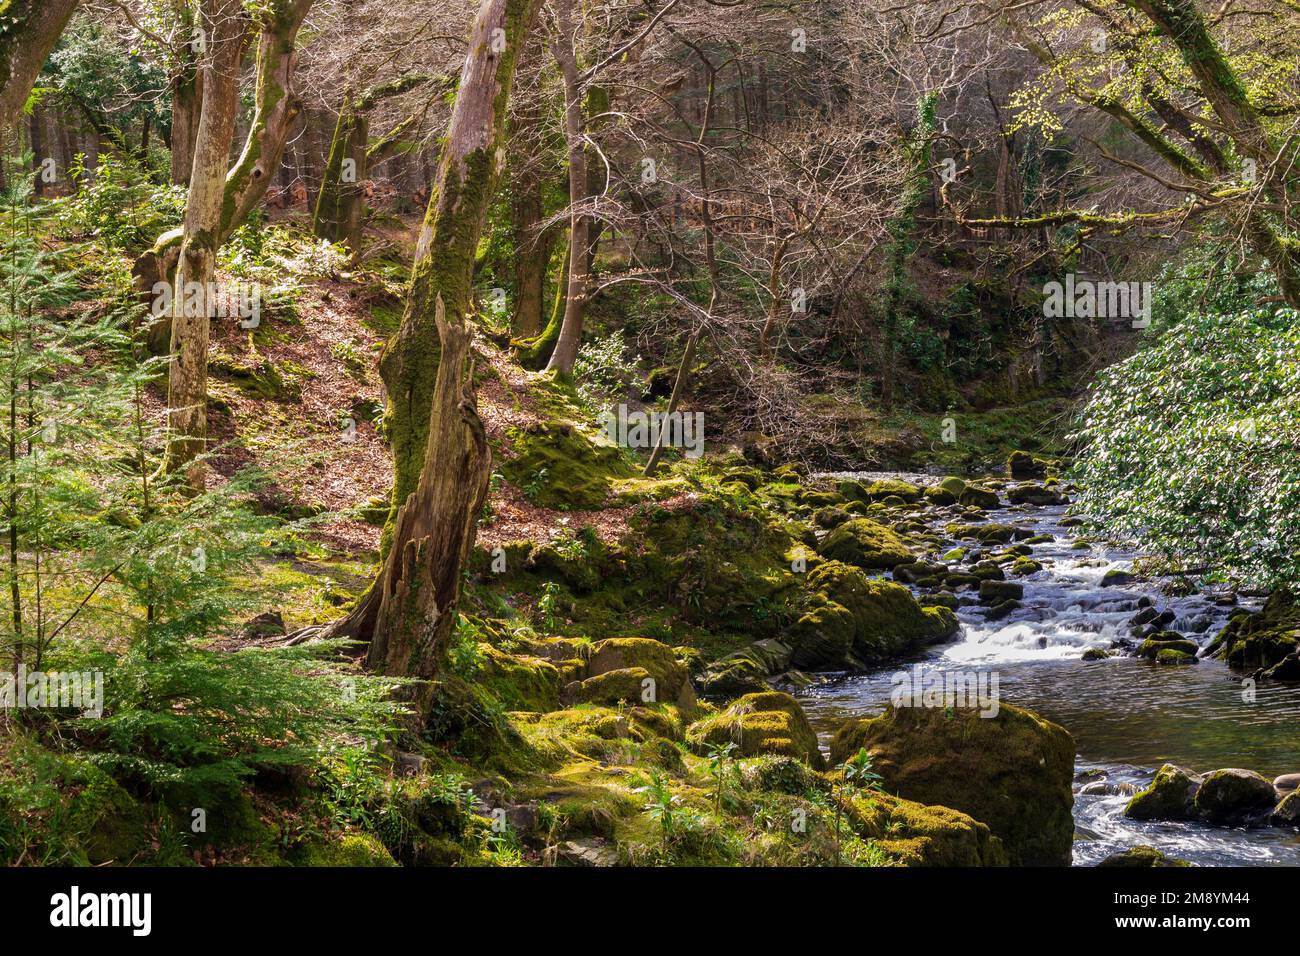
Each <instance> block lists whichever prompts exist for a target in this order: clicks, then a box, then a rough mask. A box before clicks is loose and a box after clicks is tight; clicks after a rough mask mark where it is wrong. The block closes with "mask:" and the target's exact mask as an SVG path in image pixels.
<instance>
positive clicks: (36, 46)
mask: <svg viewBox="0 0 1300 956" xmlns="http://www.w3.org/2000/svg"><path fill="white" fill-rule="evenodd" d="M79 2H80V0H11V2H10V3H9V4H7V5H6V7H5V8H2V9H0V13H3V15H4V20H5V21H7V22H6V23H5V29H4V30H3V31H0V129H6V128H11V127H12V126H13V124H14V123H15V122H16V121H17V120H18V117H19V116H20V115H21V114H22V111H23V107H25V106H26V105H27V98H28V97H29V96H31V93H32V85H33V84H34V83H35V82H36V77H37V74H39V73H40V72H41V67H43V66H44V65H45V60H46V58H47V57H48V56H49V55H50V51H51V50H53V49H54V44H55V43H57V42H58V40H59V37H60V36H61V35H62V34H63V28H64V27H66V26H67V25H68V20H69V19H70V18H71V17H72V14H73V11H75V10H76V9H77V6H78V4H79Z"/></svg>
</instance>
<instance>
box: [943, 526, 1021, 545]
mask: <svg viewBox="0 0 1300 956" xmlns="http://www.w3.org/2000/svg"><path fill="white" fill-rule="evenodd" d="M943 530H944V531H945V532H947V533H948V534H950V535H952V536H953V537H954V538H974V539H975V540H977V541H981V542H983V543H984V544H991V543H995V542H996V543H998V544H1006V543H1007V542H1008V541H1010V540H1011V539H1012V538H1014V537H1015V536H1016V529H1015V528H1013V527H1011V525H1009V524H996V523H989V524H963V523H961V522H956V521H954V522H952V523H950V524H947V525H945V526H944V529H943Z"/></svg>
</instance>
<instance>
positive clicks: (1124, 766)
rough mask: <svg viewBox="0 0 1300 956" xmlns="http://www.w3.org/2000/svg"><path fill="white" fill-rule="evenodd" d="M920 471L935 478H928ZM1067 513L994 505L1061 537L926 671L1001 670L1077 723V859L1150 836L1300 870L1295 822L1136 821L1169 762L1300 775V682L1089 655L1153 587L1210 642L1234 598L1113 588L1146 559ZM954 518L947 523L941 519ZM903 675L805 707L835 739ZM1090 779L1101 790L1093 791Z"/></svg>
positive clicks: (1015, 687) (848, 688)
mask: <svg viewBox="0 0 1300 956" xmlns="http://www.w3.org/2000/svg"><path fill="white" fill-rule="evenodd" d="M857 477H868V478H876V477H903V478H907V477H908V476H898V475H889V476H884V475H862V476H857ZM910 480H914V481H918V482H919V483H922V484H925V483H928V482H927V480H926V479H925V478H924V477H912V478H911V479H910ZM929 481H932V479H929ZM1064 511H1065V506H1056V507H1043V508H1039V507H1033V506H1019V507H1011V508H1003V509H998V510H991V511H990V512H989V518H990V520H991V521H996V522H1002V523H1006V524H1014V525H1016V526H1019V527H1029V528H1033V529H1034V532H1035V533H1046V534H1050V535H1053V536H1054V537H1055V539H1056V540H1055V541H1053V542H1051V543H1047V544H1037V545H1031V547H1032V548H1033V551H1034V553H1033V558H1034V559H1035V560H1037V561H1039V562H1040V563H1042V565H1043V570H1042V571H1039V572H1037V573H1036V574H1033V575H1030V576H1028V577H1024V578H1015V579H1014V580H1017V581H1020V582H1021V583H1023V584H1024V586H1025V596H1024V599H1023V601H1022V604H1023V607H1022V608H1020V609H1019V610H1017V611H1014V612H1012V613H1011V614H1010V615H1008V616H1007V617H1005V618H1003V619H1002V620H999V621H989V620H988V619H987V614H988V609H987V608H986V607H984V606H982V605H978V604H971V605H963V606H962V607H961V608H960V609H959V610H958V612H957V616H958V619H959V620H960V621H961V624H962V630H961V633H960V634H959V635H958V636H957V638H956V639H955V640H954V641H953V642H952V643H949V644H944V645H940V646H936V647H933V648H929V649H928V651H927V652H926V654H925V655H924V656H923V657H922V658H919V659H918V660H917V661H916V662H914V663H915V666H919V667H921V668H923V669H924V671H923V672H925V673H930V672H940V673H941V672H944V671H962V672H967V673H969V672H971V671H977V672H978V671H991V672H994V673H996V674H997V678H998V692H999V697H1000V700H1001V701H1003V702H1006V703H1011V704H1015V705H1017V706H1021V707H1026V708H1028V709H1030V710H1032V711H1035V712H1036V713H1039V714H1041V715H1042V716H1044V717H1046V718H1048V719H1049V720H1052V721H1055V722H1056V723H1058V724H1060V725H1061V726H1063V727H1065V728H1066V729H1067V730H1069V731H1070V733H1071V734H1072V735H1073V736H1074V740H1075V745H1076V747H1077V748H1078V757H1077V764H1076V771H1077V773H1076V782H1075V785H1074V786H1075V801H1074V820H1075V845H1074V861H1075V863H1076V865H1089V864H1094V863H1097V862H1099V861H1100V860H1101V859H1103V858H1104V857H1106V856H1108V855H1109V854H1111V853H1115V852H1118V851H1120V850H1123V849H1125V848H1127V847H1130V846H1134V845H1137V844H1140V843H1142V844H1147V845H1150V846H1155V847H1157V848H1159V849H1161V850H1163V851H1164V852H1166V853H1168V854H1169V855H1171V856H1175V857H1178V858H1180V859H1184V860H1188V861H1190V862H1192V863H1197V864H1201V865H1220V866H1222V865H1240V866H1247V865H1263V866H1300V834H1298V833H1297V832H1296V831H1294V830H1290V829H1280V828H1259V829H1250V830H1247V829H1234V828H1223V827H1210V826H1204V825H1201V824H1197V823H1148V822H1141V821H1136V820H1130V819H1128V818H1126V817H1124V816H1123V814H1122V811H1123V809H1124V805H1125V803H1127V801H1128V794H1129V793H1131V792H1132V790H1133V789H1135V788H1141V787H1143V786H1145V785H1146V784H1147V783H1148V782H1149V781H1150V779H1151V777H1152V776H1153V775H1154V773H1155V770H1156V768H1158V767H1159V766H1160V764H1162V763H1165V762H1170V763H1177V764H1180V765H1182V766H1185V767H1189V768H1191V769H1192V770H1196V771H1199V772H1206V771H1210V770H1216V769H1218V768H1220V767H1245V768H1247V769H1250V770H1255V771H1258V772H1259V773H1261V774H1263V775H1264V776H1266V777H1269V778H1272V777H1274V776H1277V775H1279V774H1282V773H1291V772H1296V771H1300V686H1297V685H1289V686H1285V685H1277V684H1262V685H1260V686H1258V687H1257V688H1255V689H1254V694H1253V696H1252V695H1251V694H1249V693H1244V691H1246V690H1247V688H1246V687H1245V686H1244V685H1243V683H1242V681H1241V679H1240V677H1239V676H1236V675H1233V674H1232V672H1231V671H1229V670H1228V668H1227V667H1225V666H1224V665H1223V664H1221V663H1219V662H1217V661H1213V660H1208V659H1202V660H1200V661H1199V662H1198V663H1197V664H1195V665H1184V666H1161V667H1157V666H1156V665H1154V664H1152V663H1151V662H1149V661H1146V660H1142V659H1138V658H1131V657H1113V658H1108V659H1106V660H1101V661H1083V660H1082V659H1081V658H1082V655H1083V652H1084V651H1085V650H1086V649H1088V648H1090V647H1100V648H1107V647H1110V645H1111V641H1112V640H1114V639H1116V638H1120V637H1127V636H1128V632H1129V624H1128V621H1129V618H1131V617H1132V616H1133V615H1134V614H1135V613H1136V612H1137V610H1138V601H1139V600H1140V599H1141V598H1142V597H1144V596H1146V597H1149V598H1150V599H1151V600H1152V601H1154V603H1155V606H1156V607H1157V608H1159V609H1161V610H1165V609H1167V610H1170V611H1172V612H1173V613H1174V614H1175V620H1174V622H1173V623H1172V624H1171V625H1169V629H1170V630H1175V631H1179V632H1180V633H1183V634H1185V635H1186V636H1187V637H1189V638H1190V639H1192V640H1194V641H1196V642H1197V643H1199V644H1201V645H1202V646H1204V645H1205V644H1208V643H1209V641H1210V640H1211V639H1212V638H1213V636H1214V635H1215V633H1217V631H1218V630H1219V628H1220V627H1222V626H1223V623H1224V622H1225V621H1226V619H1227V616H1228V612H1229V611H1231V610H1232V607H1231V606H1220V605H1218V604H1216V603H1215V600H1214V599H1213V597H1212V596H1209V595H1205V594H1200V593H1197V594H1193V595H1190V596H1187V597H1169V596H1167V595H1165V594H1163V593H1161V592H1160V591H1159V590H1158V588H1157V587H1156V586H1155V584H1154V583H1152V582H1135V583H1133V584H1130V585H1124V586H1108V587H1102V586H1101V584H1100V582H1101V578H1102V575H1104V574H1105V573H1106V572H1107V571H1108V570H1111V569H1112V568H1119V569H1127V568H1129V567H1130V565H1131V564H1132V560H1133V558H1134V555H1133V554H1132V553H1128V552H1124V551H1120V550H1115V549H1112V548H1108V547H1103V546H1101V545H1094V546H1092V547H1090V548H1089V549H1087V550H1075V549H1073V548H1072V545H1073V544H1074V541H1075V540H1076V538H1075V537H1074V535H1073V529H1071V528H1064V527H1062V526H1061V524H1060V521H1061V519H1062V518H1063V517H1064ZM947 520H949V519H947V518H942V519H938V520H937V523H938V526H939V527H940V528H942V525H943V523H944V522H946V521H947ZM953 544H954V546H955V545H957V544H958V542H953ZM963 544H965V545H966V546H969V542H965V543H963ZM912 666H914V664H913V663H909V664H907V665H905V667H906V668H908V669H910V668H911V667H912ZM899 670H900V666H899V665H893V666H890V667H887V668H883V669H881V670H878V671H874V672H869V673H865V674H857V675H852V676H842V677H829V678H826V679H824V680H822V681H820V682H819V683H817V684H814V685H812V686H811V687H809V688H807V689H806V690H805V691H804V692H803V697H804V700H803V703H804V706H805V708H806V709H807V711H808V715H809V717H810V719H811V720H812V722H813V725H814V726H815V727H816V728H817V729H818V731H819V733H821V734H822V735H823V742H824V741H825V739H826V738H827V737H828V736H829V734H830V733H832V732H833V731H834V730H835V728H837V727H838V726H839V725H840V724H841V723H843V721H844V720H845V719H846V718H848V717H858V716H871V715H874V714H876V713H879V712H880V710H881V709H882V708H883V707H884V705H885V704H887V703H888V701H889V697H890V693H891V691H892V690H893V687H894V679H893V678H894V674H895V673H897V672H898V671H899ZM1102 781H1104V785H1099V784H1100V783H1101V782H1102ZM1089 784H1091V786H1088V791H1089V792H1087V793H1081V792H1080V791H1081V790H1082V789H1083V788H1084V787H1085V786H1086V785H1089Z"/></svg>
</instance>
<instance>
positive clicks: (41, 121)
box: [28, 109, 48, 196]
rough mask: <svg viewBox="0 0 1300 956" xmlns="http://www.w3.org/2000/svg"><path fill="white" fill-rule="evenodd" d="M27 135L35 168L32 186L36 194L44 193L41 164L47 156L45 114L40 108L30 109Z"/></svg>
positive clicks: (41, 194)
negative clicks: (34, 183)
mask: <svg viewBox="0 0 1300 956" xmlns="http://www.w3.org/2000/svg"><path fill="white" fill-rule="evenodd" d="M28 129H29V134H28V135H29V136H30V138H31V146H32V166H33V168H34V169H35V170H36V185H35V186H34V187H33V189H34V191H35V194H36V195H37V196H44V195H45V177H44V176H42V175H41V173H42V172H43V170H42V168H41V164H42V163H44V162H45V160H46V159H47V158H48V157H47V154H46V152H45V115H44V113H43V111H42V110H40V109H35V110H32V115H31V119H30V121H29V122H28Z"/></svg>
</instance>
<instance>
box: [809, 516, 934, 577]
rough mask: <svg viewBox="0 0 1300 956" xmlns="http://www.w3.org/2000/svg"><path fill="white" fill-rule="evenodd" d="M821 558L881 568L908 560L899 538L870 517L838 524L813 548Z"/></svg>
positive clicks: (908, 554)
mask: <svg viewBox="0 0 1300 956" xmlns="http://www.w3.org/2000/svg"><path fill="white" fill-rule="evenodd" d="M817 550H818V552H819V553H820V554H821V555H822V557H824V558H827V559H829V560H831V561H843V562H844V563H846V564H854V565H857V566H858V567H860V568H872V569H885V568H893V567H894V566H895V565H899V564H904V563H906V562H908V561H911V560H912V552H911V551H909V550H908V547H907V545H906V544H904V543H903V539H902V538H900V537H899V536H898V535H897V534H895V533H894V532H893V531H891V530H890V529H889V528H886V527H885V526H884V525H882V524H880V523H879V522H876V521H872V520H871V519H870V518H854V519H853V520H852V521H846V522H844V524H842V525H840V526H839V527H838V528H836V529H835V530H834V531H832V532H831V533H830V534H828V535H827V536H826V537H825V539H823V541H822V543H821V546H820V547H819V548H818V549H817Z"/></svg>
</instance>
